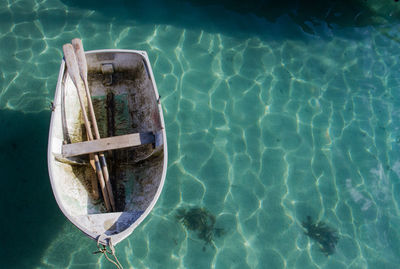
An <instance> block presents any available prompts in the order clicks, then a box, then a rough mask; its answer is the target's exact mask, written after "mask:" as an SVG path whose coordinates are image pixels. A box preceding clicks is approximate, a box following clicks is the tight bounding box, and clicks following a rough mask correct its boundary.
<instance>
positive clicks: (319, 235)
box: [301, 216, 339, 256]
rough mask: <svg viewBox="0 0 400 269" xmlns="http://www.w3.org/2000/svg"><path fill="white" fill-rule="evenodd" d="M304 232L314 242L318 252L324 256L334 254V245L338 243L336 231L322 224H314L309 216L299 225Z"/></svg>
mask: <svg viewBox="0 0 400 269" xmlns="http://www.w3.org/2000/svg"><path fill="white" fill-rule="evenodd" d="M301 224H302V225H303V228H304V229H305V230H306V232H305V234H306V235H307V236H308V237H310V238H311V239H313V240H314V241H316V242H317V243H318V245H319V248H320V250H321V251H322V252H323V253H324V254H325V255H326V256H329V255H332V254H333V253H335V249H336V244H337V242H338V241H339V236H338V234H337V231H336V230H335V229H333V228H331V227H329V226H328V225H326V224H325V223H324V222H322V221H320V222H314V221H313V220H312V218H311V217H310V216H307V220H306V221H303V222H302V223H301Z"/></svg>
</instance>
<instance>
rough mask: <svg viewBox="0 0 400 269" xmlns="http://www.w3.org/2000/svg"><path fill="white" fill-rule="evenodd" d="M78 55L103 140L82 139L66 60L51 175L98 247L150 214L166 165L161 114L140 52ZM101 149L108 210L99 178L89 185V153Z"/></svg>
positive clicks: (64, 206) (72, 216)
mask: <svg viewBox="0 0 400 269" xmlns="http://www.w3.org/2000/svg"><path fill="white" fill-rule="evenodd" d="M84 55H86V61H87V82H88V86H89V89H90V94H91V97H90V100H91V101H92V103H93V108H94V113H95V115H96V118H97V125H98V131H99V133H100V137H101V138H100V139H95V140H90V141H88V139H87V138H88V132H87V130H86V129H85V125H84V124H83V118H82V110H83V109H82V107H81V104H80V100H79V94H81V95H84V94H85V93H84V92H82V90H79V89H78V88H79V87H76V85H75V84H74V83H73V81H72V79H71V76H70V74H69V73H68V72H67V67H66V62H65V58H64V59H63V60H62V63H61V67H60V72H59V76H58V83H57V88H56V92H55V97H54V102H53V108H52V110H53V111H52V116H51V123H50V131H49V140H48V170H49V177H50V182H51V186H52V190H53V193H54V196H55V199H56V201H57V203H58V206H59V207H60V209H61V211H62V212H63V214H64V215H65V216H66V217H67V218H68V219H69V221H71V222H72V223H73V224H74V225H75V226H76V227H77V228H79V229H80V230H81V231H82V232H83V233H84V234H86V235H87V236H89V237H90V238H92V239H94V240H96V241H97V242H99V243H101V244H102V245H109V243H110V242H111V241H112V244H113V245H116V244H118V243H119V242H121V241H122V240H123V239H125V238H126V237H127V236H129V235H130V234H131V233H132V232H133V231H134V230H135V228H136V227H137V226H138V225H139V224H140V223H141V222H142V221H143V220H144V219H145V218H146V217H147V216H148V215H149V213H150V212H151V210H152V209H153V207H154V205H155V203H156V202H157V200H158V198H159V196H160V193H161V191H162V188H163V185H164V180H165V176H166V169H167V144H166V141H167V140H166V133H165V124H164V118H163V113H162V108H161V104H160V97H159V94H158V91H157V86H156V83H155V80H154V75H153V72H152V69H151V65H150V61H149V58H148V55H147V53H146V52H145V51H136V50H95V51H87V52H86V53H85V54H84ZM77 89H78V90H77ZM80 91H81V92H80ZM79 92H80V93H79ZM84 105H85V106H86V107H87V106H88V102H87V101H86V102H85V103H84ZM99 152H103V153H104V155H105V157H106V158H105V159H106V164H107V167H108V172H109V178H110V182H111V186H112V190H113V191H112V194H113V196H114V199H115V210H113V211H111V212H110V211H109V210H107V207H106V205H105V201H104V196H103V197H102V195H101V194H100V195H99V193H96V190H95V189H96V188H98V186H96V185H97V184H98V183H96V184H94V183H93V182H97V181H96V171H95V169H94V168H95V167H94V165H93V156H94V154H97V153H99Z"/></svg>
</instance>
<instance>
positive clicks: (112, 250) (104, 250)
mask: <svg viewBox="0 0 400 269" xmlns="http://www.w3.org/2000/svg"><path fill="white" fill-rule="evenodd" d="M101 237H102V236H99V238H97V248H98V249H99V250H98V251H95V252H93V254H98V253H103V254H104V256H105V257H106V259H107V260H108V261H110V262H111V263H113V264H114V265H115V267H117V268H118V269H123V267H122V265H121V263H120V262H119V261H118V258H117V256H116V255H115V248H114V246H113V244H112V242H111V238H110V239H109V240H108V247H109V248H110V250H108V249H107V247H106V246H104V245H102V244H101V243H100V238H101ZM107 254H111V255H112V256H113V257H114V260H112V259H111V258H110V257H108V255H107Z"/></svg>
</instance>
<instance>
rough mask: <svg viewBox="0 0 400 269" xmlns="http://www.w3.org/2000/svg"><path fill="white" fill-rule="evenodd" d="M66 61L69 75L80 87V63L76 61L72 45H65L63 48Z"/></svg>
mask: <svg viewBox="0 0 400 269" xmlns="http://www.w3.org/2000/svg"><path fill="white" fill-rule="evenodd" d="M63 52H64V59H65V63H66V64H67V69H68V74H69V76H70V77H71V79H72V81H73V82H74V84H75V85H79V70H78V63H77V61H76V57H75V52H74V48H73V47H72V45H71V44H65V45H64V46H63Z"/></svg>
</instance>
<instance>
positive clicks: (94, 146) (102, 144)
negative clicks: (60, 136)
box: [62, 132, 162, 157]
mask: <svg viewBox="0 0 400 269" xmlns="http://www.w3.org/2000/svg"><path fill="white" fill-rule="evenodd" d="M151 143H154V144H155V146H156V147H158V146H160V144H162V132H157V133H153V132H147V133H135V134H128V135H119V136H113V137H107V138H101V139H95V140H91V141H84V142H78V143H71V144H65V145H63V148H62V155H63V157H72V156H78V155H85V154H90V153H95V152H103V151H107V150H114V149H121V148H129V147H134V146H140V145H144V144H151Z"/></svg>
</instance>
